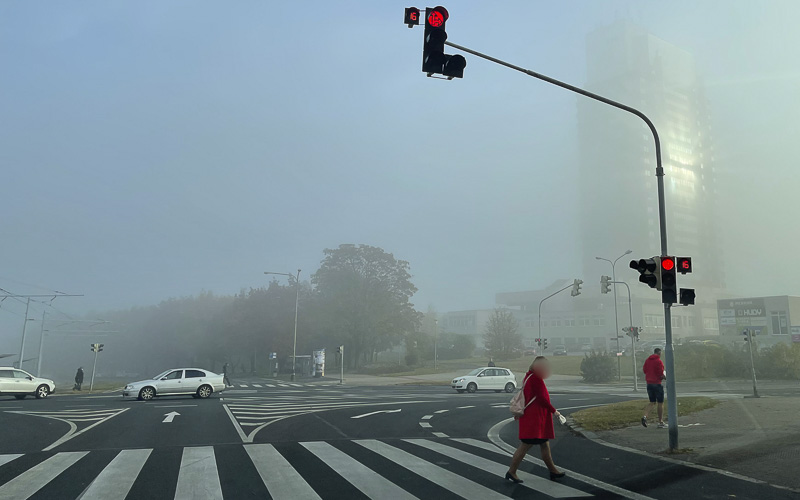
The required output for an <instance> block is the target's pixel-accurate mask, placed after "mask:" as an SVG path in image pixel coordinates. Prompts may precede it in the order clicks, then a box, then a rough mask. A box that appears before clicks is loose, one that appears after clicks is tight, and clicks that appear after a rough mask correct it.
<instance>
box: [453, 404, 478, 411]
mask: <svg viewBox="0 0 800 500" xmlns="http://www.w3.org/2000/svg"><path fill="white" fill-rule="evenodd" d="M467 408H475V406H473V405H470V406H459V407H458V408H456V409H457V410H466V409H467Z"/></svg>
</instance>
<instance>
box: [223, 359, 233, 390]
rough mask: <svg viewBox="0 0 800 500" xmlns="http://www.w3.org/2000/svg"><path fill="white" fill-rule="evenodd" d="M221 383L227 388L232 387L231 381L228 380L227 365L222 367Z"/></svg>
mask: <svg viewBox="0 0 800 500" xmlns="http://www.w3.org/2000/svg"><path fill="white" fill-rule="evenodd" d="M222 382H223V383H224V384H225V385H227V386H233V384H231V379H230V378H228V363H225V364H224V365H222Z"/></svg>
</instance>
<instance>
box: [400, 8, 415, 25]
mask: <svg viewBox="0 0 800 500" xmlns="http://www.w3.org/2000/svg"><path fill="white" fill-rule="evenodd" d="M403 24H406V25H408V27H409V28H413V27H414V26H419V9H418V8H416V7H406V15H405V17H404V18H403Z"/></svg>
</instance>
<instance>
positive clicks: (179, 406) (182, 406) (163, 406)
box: [153, 398, 222, 408]
mask: <svg viewBox="0 0 800 500" xmlns="http://www.w3.org/2000/svg"><path fill="white" fill-rule="evenodd" d="M219 400H220V401H222V398H219ZM189 406H197V405H181V404H177V405H161V406H159V405H155V406H153V408H184V407H189Z"/></svg>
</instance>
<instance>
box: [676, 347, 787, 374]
mask: <svg viewBox="0 0 800 500" xmlns="http://www.w3.org/2000/svg"><path fill="white" fill-rule="evenodd" d="M753 361H754V362H755V365H756V375H757V376H758V377H763V378H765V379H776V380H800V344H792V345H788V344H783V343H781V344H776V345H774V346H772V347H768V348H763V349H759V350H758V351H755V352H754V353H753ZM675 374H676V376H677V377H678V379H679V380H691V379H704V378H742V379H746V378H749V377H750V349H749V346H748V345H744V346H737V347H724V346H716V345H698V344H687V345H678V346H675Z"/></svg>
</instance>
